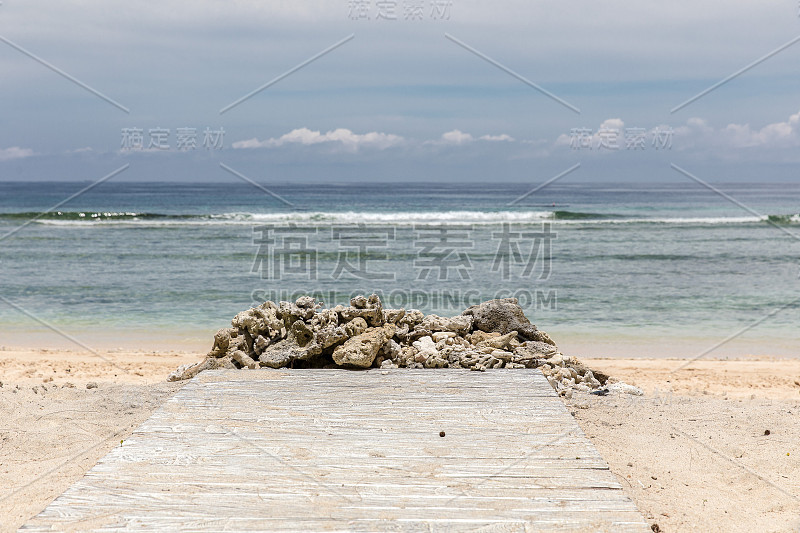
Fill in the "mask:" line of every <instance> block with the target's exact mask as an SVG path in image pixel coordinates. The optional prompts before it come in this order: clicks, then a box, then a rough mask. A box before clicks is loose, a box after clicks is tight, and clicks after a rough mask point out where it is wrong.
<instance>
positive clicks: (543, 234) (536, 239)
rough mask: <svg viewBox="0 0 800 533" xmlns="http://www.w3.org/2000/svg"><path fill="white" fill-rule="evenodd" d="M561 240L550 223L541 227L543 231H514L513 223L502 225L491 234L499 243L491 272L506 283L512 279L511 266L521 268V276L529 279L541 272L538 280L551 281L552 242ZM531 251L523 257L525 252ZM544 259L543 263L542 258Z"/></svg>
mask: <svg viewBox="0 0 800 533" xmlns="http://www.w3.org/2000/svg"><path fill="white" fill-rule="evenodd" d="M556 238H558V234H557V233H554V232H553V231H552V229H551V225H550V224H547V223H545V224H542V231H511V224H509V223H508V222H506V223H504V224H503V227H502V230H501V231H499V232H493V233H492V240H496V241H499V242H498V245H497V251H496V252H495V254H494V260H493V261H492V266H491V271H492V272H499V273H500V275H501V277H502V279H503V280H509V279H511V272H512V267H515V266H518V267H522V273H521V277H523V278H529V277H531V276H532V275H533V272H534V270H539V271H540V274H539V281H545V280H547V279H549V278H550V273H551V271H552V259H553V258H552V241H553V240H554V239H556ZM528 249H529V250H530V251H529V252H528V253H527V254H523V250H528ZM540 256H541V260H540V259H539V257H540Z"/></svg>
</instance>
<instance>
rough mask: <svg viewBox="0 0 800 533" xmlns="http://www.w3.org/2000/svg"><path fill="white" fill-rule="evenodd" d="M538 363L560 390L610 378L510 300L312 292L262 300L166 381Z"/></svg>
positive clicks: (589, 386)
mask: <svg viewBox="0 0 800 533" xmlns="http://www.w3.org/2000/svg"><path fill="white" fill-rule="evenodd" d="M285 367H289V368H339V367H342V368H355V369H357V368H373V367H376V368H462V369H470V370H478V371H485V370H488V369H496V368H540V369H541V370H542V372H543V373H544V375H545V376H546V377H547V379H548V380H549V381H550V384H551V385H552V386H553V387H554V388H555V389H556V390H557V391H560V392H563V393H564V394H567V393H569V394H568V395H570V396H571V391H572V390H579V391H584V392H591V391H595V390H597V389H600V388H601V387H603V386H604V385H605V384H606V381H607V379H608V377H607V376H605V375H602V374H600V373H593V372H592V371H591V370H589V369H588V368H586V367H585V366H583V365H582V364H581V363H580V362H579V361H578V360H577V359H575V358H572V357H566V356H564V355H562V354H561V353H559V351H558V348H557V347H556V345H555V343H554V342H553V340H552V339H550V337H549V336H548V335H547V333H545V332H544V331H541V330H539V329H537V328H536V326H535V325H533V324H531V322H530V321H529V320H528V319H527V318H526V317H525V314H524V312H523V311H522V308H521V307H520V306H519V303H518V302H517V300H516V299H515V298H506V299H501V300H489V301H487V302H484V303H482V304H479V305H474V306H472V307H470V308H469V309H467V310H466V311H464V312H463V313H461V314H460V315H458V316H454V317H450V318H445V317H440V316H437V315H424V314H423V313H421V312H420V311H417V310H408V311H406V310H405V309H384V308H383V306H382V305H381V301H380V298H378V296H377V295H375V294H373V295H372V296H370V297H368V298H367V297H365V296H357V297H355V298H353V299H352V300H350V306H349V307H345V306H342V305H337V306H336V307H334V308H332V309H324V308H323V306H322V304H321V303H317V302H316V300H315V299H314V298H312V297H310V296H304V297H301V298H298V299H297V301H296V302H294V303H291V302H281V303H280V304H275V303H273V302H265V303H263V304H261V305H259V306H258V307H253V308H251V309H248V310H247V311H243V312H241V313H239V314H238V315H236V317H235V318H234V319H233V320H232V321H231V327H230V328H225V329H221V330H219V331H218V332H217V333H216V335H214V346H213V348H212V349H211V351H210V352H209V353H208V355H207V356H206V358H205V360H203V361H201V362H199V363H196V364H193V365H184V366H182V367H180V368H178V369H177V370H176V371H175V372H173V373H172V374H171V375H170V376H169V378H168V379H169V381H180V380H184V379H190V378H192V377H194V376H195V375H197V374H198V373H199V372H202V371H203V370H210V369H219V368H229V369H256V368H285Z"/></svg>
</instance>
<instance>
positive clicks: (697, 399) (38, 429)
mask: <svg viewBox="0 0 800 533" xmlns="http://www.w3.org/2000/svg"><path fill="white" fill-rule="evenodd" d="M199 358H200V355H198V354H192V353H188V352H169V353H164V352H159V353H155V352H141V351H140V352H135V351H123V350H118V351H111V352H105V351H104V352H99V353H98V354H91V353H82V352H78V351H67V350H36V349H13V348H4V349H2V350H0V381H1V382H2V386H1V387H0V531H3V532H5V531H15V530H16V529H17V528H18V527H19V526H20V525H22V524H23V523H24V522H25V521H26V520H27V519H29V518H30V517H32V516H34V515H35V514H37V513H38V512H39V511H41V510H42V509H43V508H44V507H46V506H47V504H48V503H49V502H50V501H52V500H53V499H54V498H55V497H56V496H58V495H59V494H60V493H61V492H63V491H64V490H65V489H66V488H67V487H68V486H69V485H70V484H71V483H73V482H74V481H76V480H77V479H79V478H80V477H81V476H82V475H83V474H84V473H85V472H86V471H87V470H88V469H89V468H91V467H92V466H93V465H94V464H95V462H96V461H97V460H98V459H99V458H101V457H102V456H103V455H105V454H106V453H108V451H109V450H111V449H112V448H113V447H114V446H119V445H120V441H121V440H124V439H125V438H126V436H127V435H129V434H130V432H131V431H133V430H134V429H135V428H136V427H137V426H138V425H139V424H140V423H141V422H143V421H144V420H145V419H146V418H147V417H148V416H149V415H150V413H152V412H153V410H155V409H156V408H157V407H158V406H159V405H160V404H161V403H163V402H164V401H165V400H166V399H167V398H169V397H170V396H171V395H172V394H174V393H175V392H176V391H177V390H178V389H179V388H180V387H181V384H168V383H165V382H164V379H165V377H166V376H167V374H169V372H170V371H172V370H173V369H174V368H176V367H177V366H179V365H181V364H184V363H187V362H193V361H196V360H199ZM584 361H585V362H586V363H587V364H588V365H589V366H590V367H592V368H596V369H599V370H603V371H605V372H607V373H609V374H611V375H612V376H615V377H618V378H620V379H622V380H623V381H626V382H628V383H631V384H635V385H637V386H639V387H641V388H642V389H644V390H645V391H646V395H645V396H643V397H635V396H628V395H626V396H594V395H575V396H574V397H573V398H572V399H571V400H569V401H567V407H568V408H569V410H570V411H571V412H572V413H573V415H574V416H575V417H576V419H577V421H578V423H579V424H580V425H581V427H582V428H583V431H584V432H585V433H586V435H587V436H588V437H589V438H590V439H591V440H592V442H593V443H594V444H595V445H596V446H597V448H598V449H599V451H600V453H601V454H602V455H603V457H605V458H606V460H607V461H608V463H609V465H610V467H611V470H612V471H613V472H614V473H615V474H616V475H617V477H618V478H619V479H620V482H621V483H622V485H623V487H625V489H626V491H627V492H628V494H629V495H630V496H631V498H632V499H633V500H634V501H635V502H636V504H637V505H638V507H639V509H640V510H641V511H642V513H643V514H644V516H645V517H646V518H647V520H648V522H650V523H651V524H658V528H659V530H660V531H666V532H673V531H743V532H744V531H748V532H749V531H764V532H770V531H781V532H793V533H798V532H800V423H798V421H799V420H800V361H798V360H763V359H761V360H753V359H746V360H737V361H707V360H702V361H697V362H694V363H692V364H691V365H689V366H686V367H685V368H682V367H684V366H685V364H686V361H678V360H665V359H584ZM87 385H90V386H91V388H87ZM94 385H96V387H94ZM767 430H769V432H770V433H769V435H765V431H767Z"/></svg>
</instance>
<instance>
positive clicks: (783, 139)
mask: <svg viewBox="0 0 800 533" xmlns="http://www.w3.org/2000/svg"><path fill="white" fill-rule="evenodd" d="M675 135H676V137H677V136H680V137H681V138H682V144H685V145H686V146H692V147H702V148H709V147H714V148H730V149H741V148H758V147H761V148H791V147H797V146H800V112H798V113H796V114H794V115H792V116H790V117H789V118H788V120H786V121H784V122H775V123H772V124H767V125H766V126H763V127H762V128H754V127H752V126H750V124H733V123H732V124H728V125H727V126H725V127H724V128H720V129H715V128H713V127H712V126H710V125H709V124H708V122H707V121H705V120H703V119H700V118H691V119H689V120H688V121H687V122H686V125H685V126H680V127H678V128H676V129H675Z"/></svg>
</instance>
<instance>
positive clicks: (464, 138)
mask: <svg viewBox="0 0 800 533" xmlns="http://www.w3.org/2000/svg"><path fill="white" fill-rule="evenodd" d="M475 141H488V142H514V137H512V136H511V135H508V134H506V133H503V134H501V135H483V136H481V137H477V138H476V137H474V136H473V135H472V134H470V133H464V132H463V131H461V130H452V131H448V132H447V133H443V134H442V136H441V138H439V140H436V141H427V142H426V143H425V144H450V145H462V144H469V143H473V142H475Z"/></svg>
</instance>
